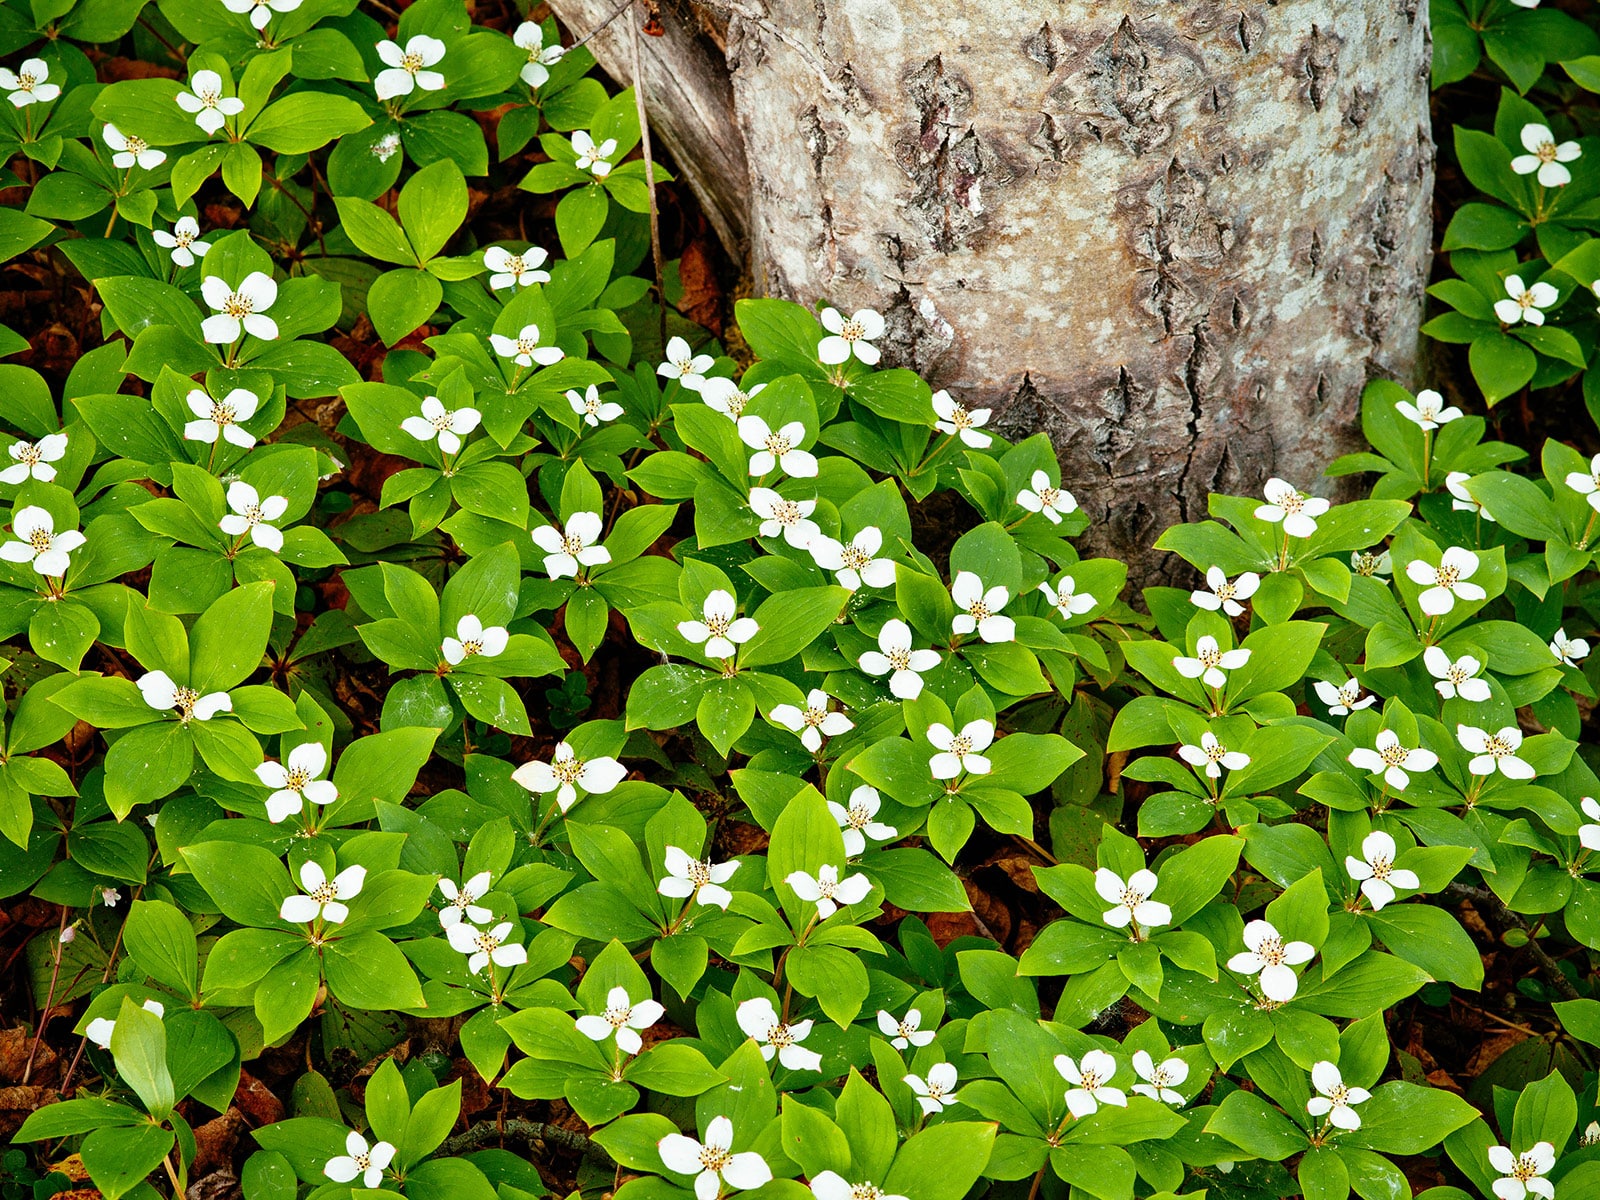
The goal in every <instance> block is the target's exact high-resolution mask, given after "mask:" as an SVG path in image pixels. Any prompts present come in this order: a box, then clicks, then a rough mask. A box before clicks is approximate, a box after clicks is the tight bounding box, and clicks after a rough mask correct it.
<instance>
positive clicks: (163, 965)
mask: <svg viewBox="0 0 1600 1200" xmlns="http://www.w3.org/2000/svg"><path fill="white" fill-rule="evenodd" d="M122 940H123V942H124V943H125V944H126V945H127V948H128V953H129V954H130V955H132V956H133V961H134V962H135V963H136V964H138V966H139V969H140V970H142V971H143V972H144V973H145V974H146V975H149V976H150V977H151V978H152V979H154V980H156V981H157V982H158V983H164V984H166V985H167V986H168V987H170V988H173V989H174V990H176V991H178V992H180V993H182V994H183V995H185V996H188V997H190V998H191V999H193V998H195V997H196V996H198V994H199V991H198V983H199V977H200V975H199V971H200V968H199V951H198V947H197V945H196V942H195V935H194V928H193V926H191V925H190V924H189V921H188V919H187V918H186V917H185V916H184V915H183V913H182V912H181V911H179V910H178V909H177V908H176V907H174V906H173V905H171V904H168V903H167V902H166V901H164V900H135V901H134V902H133V907H132V908H131V909H129V911H128V920H127V923H126V924H125V925H124V926H123V928H122Z"/></svg>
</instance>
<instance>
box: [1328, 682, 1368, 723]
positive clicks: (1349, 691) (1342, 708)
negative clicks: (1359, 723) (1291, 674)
mask: <svg viewBox="0 0 1600 1200" xmlns="http://www.w3.org/2000/svg"><path fill="white" fill-rule="evenodd" d="M1312 687H1313V688H1315V690H1316V693H1317V699H1319V700H1321V701H1322V702H1323V703H1324V704H1326V705H1327V706H1328V712H1329V713H1331V714H1332V715H1333V716H1336V717H1343V716H1347V715H1349V714H1350V713H1353V712H1358V711H1360V710H1361V709H1363V708H1371V707H1372V705H1374V704H1376V703H1377V701H1378V698H1377V697H1376V696H1366V697H1363V696H1362V695H1361V684H1360V682H1359V681H1357V680H1354V679H1347V680H1345V681H1344V682H1343V683H1340V684H1334V683H1330V682H1329V681H1327V680H1325V679H1319V680H1317V681H1316V683H1314V684H1313V685H1312Z"/></svg>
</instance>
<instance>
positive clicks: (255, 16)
mask: <svg viewBox="0 0 1600 1200" xmlns="http://www.w3.org/2000/svg"><path fill="white" fill-rule="evenodd" d="M300 3H301V0H222V7H223V8H225V9H227V10H228V11H229V12H231V13H238V14H239V15H240V16H243V15H244V14H245V13H249V14H250V24H251V25H253V26H255V27H256V28H257V29H265V28H266V27H267V22H268V21H270V20H272V14H273V13H290V12H293V11H294V10H295V9H297V8H299V7H300ZM367 1186H369V1187H370V1186H372V1185H371V1184H368V1185H367Z"/></svg>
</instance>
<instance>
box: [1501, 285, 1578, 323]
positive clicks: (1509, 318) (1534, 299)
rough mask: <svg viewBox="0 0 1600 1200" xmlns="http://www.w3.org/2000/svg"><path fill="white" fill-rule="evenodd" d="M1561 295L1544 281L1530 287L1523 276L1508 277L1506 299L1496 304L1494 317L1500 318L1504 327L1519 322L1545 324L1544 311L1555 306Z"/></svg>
mask: <svg viewBox="0 0 1600 1200" xmlns="http://www.w3.org/2000/svg"><path fill="white" fill-rule="evenodd" d="M1560 295H1561V293H1560V292H1558V291H1556V289H1555V286H1554V285H1553V284H1549V283H1545V282H1544V281H1543V280H1541V281H1540V282H1538V283H1536V284H1534V285H1533V286H1532V287H1529V286H1528V285H1527V284H1525V283H1523V282H1522V276H1521V275H1507V276H1506V297H1507V298H1506V299H1504V300H1496V301H1495V302H1494V315H1495V316H1497V317H1499V318H1500V321H1501V323H1502V324H1504V325H1515V324H1516V323H1517V322H1518V321H1523V322H1526V323H1527V324H1529V325H1543V324H1544V312H1543V310H1544V309H1547V308H1549V307H1550V306H1551V305H1552V304H1554V303H1555V302H1556V300H1557V298H1559V297H1560Z"/></svg>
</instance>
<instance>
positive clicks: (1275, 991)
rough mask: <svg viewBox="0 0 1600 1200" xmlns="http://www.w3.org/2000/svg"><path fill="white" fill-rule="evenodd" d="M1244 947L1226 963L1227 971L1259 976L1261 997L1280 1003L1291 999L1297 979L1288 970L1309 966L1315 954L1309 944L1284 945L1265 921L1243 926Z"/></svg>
mask: <svg viewBox="0 0 1600 1200" xmlns="http://www.w3.org/2000/svg"><path fill="white" fill-rule="evenodd" d="M1244 944H1245V945H1246V946H1248V947H1249V950H1247V951H1246V952H1244V953H1242V954H1235V955H1234V956H1233V957H1232V958H1230V959H1229V960H1228V970H1230V971H1238V972H1239V973H1240V974H1243V975H1255V974H1257V973H1258V972H1259V974H1260V977H1261V994H1262V995H1264V996H1265V997H1266V998H1267V999H1268V1000H1275V1001H1277V1002H1279V1003H1282V1002H1283V1001H1285V1000H1293V999H1294V994H1295V992H1296V991H1297V990H1298V989H1299V987H1300V979H1299V977H1298V976H1297V975H1296V974H1295V973H1294V971H1293V970H1291V969H1290V968H1292V967H1297V966H1299V965H1300V964H1302V963H1308V962H1310V961H1311V959H1312V957H1313V956H1315V954H1316V953H1317V950H1316V947H1315V946H1313V945H1311V943H1310V942H1285V941H1284V940H1283V938H1282V937H1281V936H1280V935H1279V933H1278V931H1277V929H1275V928H1274V927H1273V926H1272V925H1271V924H1269V923H1268V922H1266V921H1251V922H1250V923H1249V924H1248V925H1246V926H1245V927H1244Z"/></svg>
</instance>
